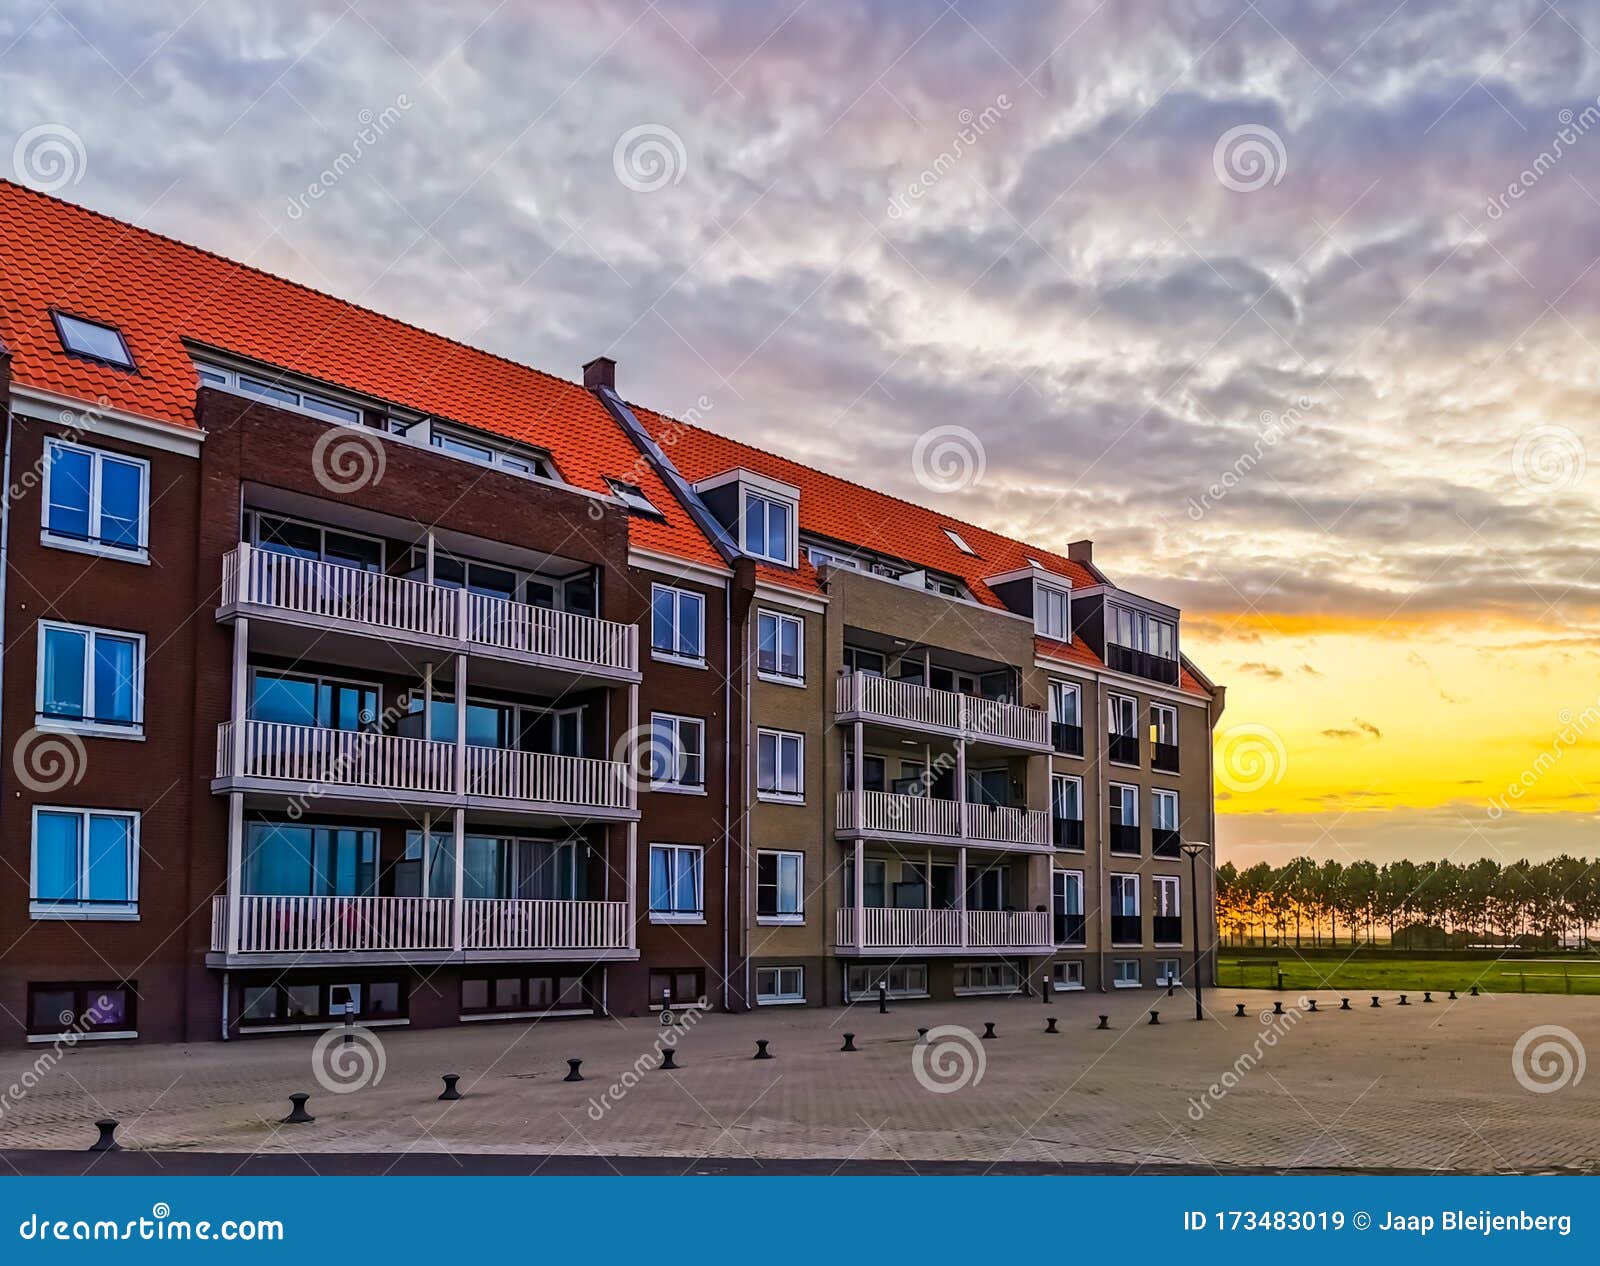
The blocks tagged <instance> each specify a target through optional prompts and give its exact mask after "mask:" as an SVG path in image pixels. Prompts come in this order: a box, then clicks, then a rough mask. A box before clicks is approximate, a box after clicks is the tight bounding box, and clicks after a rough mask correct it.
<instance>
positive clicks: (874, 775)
mask: <svg viewBox="0 0 1600 1266" xmlns="http://www.w3.org/2000/svg"><path fill="white" fill-rule="evenodd" d="M902 768H903V766H902ZM888 776H889V772H888V766H887V765H886V764H885V762H884V759H883V757H881V756H872V755H869V754H868V753H866V752H863V753H862V754H861V789H862V790H863V791H884V790H886V789H887V787H888V782H887V781H886V779H887V778H888ZM844 789H845V790H846V791H854V790H855V789H856V763H855V753H853V752H852V751H851V750H850V749H849V748H848V747H847V748H845V749H844ZM917 794H921V793H917Z"/></svg>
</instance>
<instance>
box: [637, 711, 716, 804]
mask: <svg viewBox="0 0 1600 1266" xmlns="http://www.w3.org/2000/svg"><path fill="white" fill-rule="evenodd" d="M662 721H666V722H670V723H671V726H672V739H673V743H674V744H675V750H677V751H679V752H681V751H682V750H683V731H684V730H685V729H686V728H688V727H693V728H695V729H696V730H698V731H699V733H700V747H699V752H700V781H699V782H676V781H662V780H658V779H657V778H655V776H654V775H652V776H651V778H650V790H651V791H665V792H668V793H669V794H672V795H679V796H703V795H705V794H706V759H707V756H706V722H705V718H704V717H689V716H682V715H680V714H678V713H676V712H652V713H651V714H650V734H651V740H652V746H653V740H654V736H655V732H656V728H657V724H658V723H659V722H662Z"/></svg>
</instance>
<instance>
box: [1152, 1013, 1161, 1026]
mask: <svg viewBox="0 0 1600 1266" xmlns="http://www.w3.org/2000/svg"><path fill="white" fill-rule="evenodd" d="M1150 1023H1151V1024H1160V1023H1161V1012H1159V1011H1152V1012H1151V1013H1150Z"/></svg>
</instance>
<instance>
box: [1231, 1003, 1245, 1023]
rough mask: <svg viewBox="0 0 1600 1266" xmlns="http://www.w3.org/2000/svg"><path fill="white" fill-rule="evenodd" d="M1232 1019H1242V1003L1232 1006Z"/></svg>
mask: <svg viewBox="0 0 1600 1266" xmlns="http://www.w3.org/2000/svg"><path fill="white" fill-rule="evenodd" d="M1233 1018H1234V1019H1235V1020H1242V1019H1244V1003H1242V1002H1237V1003H1235V1004H1234V1012H1233Z"/></svg>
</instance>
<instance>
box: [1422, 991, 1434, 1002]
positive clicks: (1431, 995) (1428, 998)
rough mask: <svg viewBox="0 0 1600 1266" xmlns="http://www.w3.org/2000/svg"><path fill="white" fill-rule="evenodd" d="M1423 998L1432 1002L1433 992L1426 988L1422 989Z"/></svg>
mask: <svg viewBox="0 0 1600 1266" xmlns="http://www.w3.org/2000/svg"><path fill="white" fill-rule="evenodd" d="M1422 1000H1423V1001H1424V1002H1432V1001H1433V994H1431V993H1430V992H1428V990H1426V989H1424V990H1423V991H1422Z"/></svg>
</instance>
